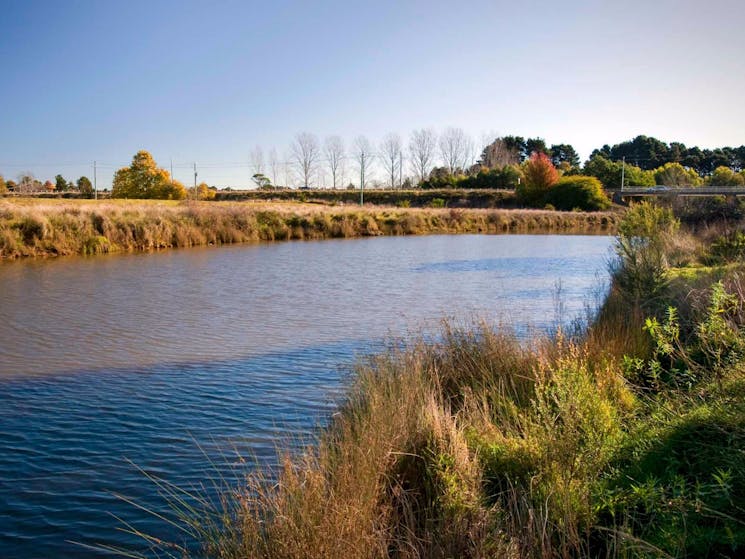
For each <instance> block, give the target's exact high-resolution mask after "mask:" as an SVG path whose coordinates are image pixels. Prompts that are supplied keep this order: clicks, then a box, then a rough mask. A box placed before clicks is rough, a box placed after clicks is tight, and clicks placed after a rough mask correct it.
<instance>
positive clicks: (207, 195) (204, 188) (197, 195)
mask: <svg viewBox="0 0 745 559" xmlns="http://www.w3.org/2000/svg"><path fill="white" fill-rule="evenodd" d="M216 194H217V192H215V190H213V189H212V188H210V187H209V186H208V185H207V183H206V182H200V183H199V184H198V185H197V187H196V189H195V188H194V187H191V188H190V189H189V197H190V198H192V199H194V200H214V199H215V195H216Z"/></svg>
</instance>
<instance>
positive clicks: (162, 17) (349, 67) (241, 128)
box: [0, 0, 745, 188]
mask: <svg viewBox="0 0 745 559" xmlns="http://www.w3.org/2000/svg"><path fill="white" fill-rule="evenodd" d="M743 20H745V2H742V1H741V0H709V1H707V2H703V1H700V0H697V1H692V0H646V1H642V0H628V1H624V2H601V1H595V2H591V1H581V0H566V1H564V2H556V1H553V2H543V1H532V2H515V1H514V0H512V1H509V2H506V1H504V2H503V1H501V0H496V1H490V2H487V1H469V0H461V1H459V2H453V1H452V0H451V1H438V0H430V1H419V0H411V1H406V0H398V1H388V0H380V1H374V2H356V1H354V0H346V1H323V0H319V1H314V2H310V1H305V2H301V1H287V0H275V1H271V2H267V1H265V0H264V1H260V2H259V1H256V2H255V1H249V0H242V1H219V0H213V1H203V2H197V1H189V0H180V1H158V0H148V1H140V0H128V1H126V2H118V1H113V0H112V1H107V0H93V1H75V0H64V1H63V0H54V1H33V0H2V19H1V20H0V28H1V29H2V32H0V75H1V76H2V86H0V174H1V175H3V176H5V177H6V178H16V177H17V175H18V174H20V173H21V172H24V171H30V172H32V173H34V174H35V175H36V176H37V177H38V178H40V179H42V180H46V179H47V178H53V177H54V175H56V174H57V173H61V174H62V175H63V176H65V177H66V178H68V179H71V178H72V179H75V178H77V177H79V176H80V175H87V176H89V177H91V178H92V174H93V161H96V162H97V172H96V174H97V179H98V186H99V188H106V187H109V186H110V185H111V180H112V177H113V173H114V171H115V170H116V168H118V167H121V166H123V165H126V164H128V163H129V161H131V158H132V156H133V155H134V154H135V153H136V152H137V151H138V150H140V149H146V150H148V151H149V152H151V153H152V154H153V156H154V157H155V159H156V160H157V161H158V163H159V164H160V165H161V166H163V167H165V168H169V165H170V163H171V161H173V164H174V176H175V178H176V179H179V180H181V181H183V182H185V183H186V184H187V185H188V184H190V183H191V182H192V181H193V164H194V163H196V164H197V168H198V173H199V180H200V181H201V180H205V181H207V182H208V183H209V184H214V185H220V186H228V185H230V186H235V187H240V186H243V187H246V186H249V185H250V184H251V182H250V176H251V174H252V173H253V171H252V170H251V169H250V166H249V163H248V162H249V154H250V152H251V151H252V150H254V149H255V147H256V146H261V148H262V149H263V152H264V155H265V157H268V153H269V151H270V149H272V148H274V149H276V150H277V153H278V155H279V159H280V160H284V159H289V157H288V156H287V152H288V148H289V145H290V144H291V142H292V141H293V139H294V138H295V137H296V135H297V134H298V133H300V132H311V133H313V134H315V135H316V136H318V138H319V139H320V140H321V141H323V139H324V138H325V137H327V136H329V135H332V134H336V135H340V136H341V137H342V138H344V139H345V141H346V142H347V143H348V144H351V142H352V140H353V139H354V138H355V137H356V136H358V135H365V136H366V137H367V138H369V139H370V141H371V142H372V143H373V144H378V143H379V142H380V141H381V140H382V138H383V137H384V136H385V135H386V134H388V133H398V134H400V135H401V136H402V138H403V139H404V142H405V143H406V142H407V141H408V140H407V139H408V135H409V134H410V133H411V131H412V130H415V129H419V128H433V129H435V130H436V131H442V130H444V129H446V128H447V127H459V128H462V129H464V130H465V131H466V132H468V134H470V135H471V136H472V138H473V140H474V142H475V143H476V144H477V145H478V146H479V147H481V146H483V145H484V144H485V143H486V140H487V139H493V138H494V137H497V136H500V135H509V134H512V135H521V136H525V137H536V136H538V137H542V138H544V139H545V140H546V141H547V143H548V144H549V145H550V144H551V143H570V144H572V145H573V146H574V147H575V148H576V149H577V151H578V152H579V153H580V156H581V157H582V158H583V159H585V158H587V156H589V154H590V152H591V151H592V150H593V149H595V148H598V147H601V146H602V145H603V144H611V145H612V144H615V143H618V142H622V141H625V140H629V139H631V138H633V137H635V136H637V135H639V134H645V135H648V136H654V137H657V138H659V139H661V140H663V141H667V142H670V141H681V142H684V143H685V144H686V145H698V146H700V147H709V148H713V147H721V146H727V145H729V146H739V145H742V144H745V102H744V101H745V33H742V29H741V26H742V21H743ZM349 167H351V163H350V164H349ZM350 175H351V173H350ZM381 178H382V177H381Z"/></svg>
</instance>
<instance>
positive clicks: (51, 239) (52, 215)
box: [0, 199, 619, 258]
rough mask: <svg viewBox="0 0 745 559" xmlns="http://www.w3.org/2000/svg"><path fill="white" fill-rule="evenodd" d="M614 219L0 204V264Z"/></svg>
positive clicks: (610, 227) (602, 229)
mask: <svg viewBox="0 0 745 559" xmlns="http://www.w3.org/2000/svg"><path fill="white" fill-rule="evenodd" d="M618 219H619V217H618V214H614V213H591V214H588V213H580V212H552V211H542V210H475V209H471V210H466V209H415V208H380V207H364V208H358V207H342V206H334V207H332V206H320V205H311V204H304V205H303V204H282V203H249V202H244V203H241V202H193V201H190V202H181V203H174V202H153V201H130V200H123V201H106V202H94V201H83V200H80V201H67V200H33V201H26V200H22V199H21V200H17V199H12V200H11V199H9V200H5V201H0V258H16V257H21V256H52V255H69V254H100V253H107V252H117V251H141V250H158V249H164V248H176V247H191V246H205V245H221V244H228V243H240V242H256V241H276V240H292V239H326V238H349V237H362V236H376V235H419V234H428V233H492V234H494V233H613V232H614V231H615V227H616V224H617V222H618Z"/></svg>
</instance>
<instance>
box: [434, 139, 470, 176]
mask: <svg viewBox="0 0 745 559" xmlns="http://www.w3.org/2000/svg"><path fill="white" fill-rule="evenodd" d="M472 146H473V142H472V141H471V140H470V138H468V136H467V135H466V133H465V132H464V131H463V129H462V128H448V129H446V130H445V132H443V133H442V136H440V157H441V158H442V163H443V165H444V166H445V167H447V169H448V171H449V172H450V174H451V175H454V174H456V173H457V172H459V171H462V170H463V169H464V168H465V167H466V166H468V158H469V151H470V150H471V149H472Z"/></svg>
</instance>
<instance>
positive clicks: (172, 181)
mask: <svg viewBox="0 0 745 559" xmlns="http://www.w3.org/2000/svg"><path fill="white" fill-rule="evenodd" d="M171 182H173V157H171Z"/></svg>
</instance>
